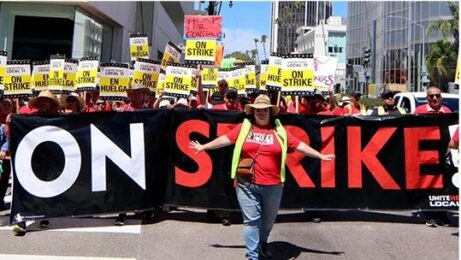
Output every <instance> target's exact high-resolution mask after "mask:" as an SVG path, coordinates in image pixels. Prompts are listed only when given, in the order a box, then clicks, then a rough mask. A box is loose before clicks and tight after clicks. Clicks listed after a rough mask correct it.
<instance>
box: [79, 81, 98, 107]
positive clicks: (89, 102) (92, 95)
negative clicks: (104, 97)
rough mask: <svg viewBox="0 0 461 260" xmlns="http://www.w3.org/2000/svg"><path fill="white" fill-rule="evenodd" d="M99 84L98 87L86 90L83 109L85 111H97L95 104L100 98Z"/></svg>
mask: <svg viewBox="0 0 461 260" xmlns="http://www.w3.org/2000/svg"><path fill="white" fill-rule="evenodd" d="M99 94H100V90H99V85H96V87H95V88H94V89H93V90H91V91H87V92H86V96H85V107H84V109H83V112H87V113H88V112H95V111H96V108H95V107H94V105H95V104H96V101H97V100H98V99H99Z"/></svg>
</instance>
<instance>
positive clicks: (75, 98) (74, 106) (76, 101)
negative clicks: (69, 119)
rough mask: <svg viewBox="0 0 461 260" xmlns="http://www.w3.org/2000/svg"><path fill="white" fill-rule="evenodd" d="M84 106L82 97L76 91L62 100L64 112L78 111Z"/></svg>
mask: <svg viewBox="0 0 461 260" xmlns="http://www.w3.org/2000/svg"><path fill="white" fill-rule="evenodd" d="M84 106H85V102H84V101H83V99H82V98H81V97H80V96H79V95H78V94H77V93H75V92H72V93H70V94H69V95H68V96H67V97H66V99H65V100H64V106H63V107H64V113H80V112H82V110H83V108H84Z"/></svg>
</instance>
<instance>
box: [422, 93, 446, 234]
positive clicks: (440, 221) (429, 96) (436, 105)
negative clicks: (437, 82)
mask: <svg viewBox="0 0 461 260" xmlns="http://www.w3.org/2000/svg"><path fill="white" fill-rule="evenodd" d="M426 100H427V104H423V105H419V106H418V107H416V109H415V112H414V114H416V115H421V114H444V113H452V111H451V110H450V109H449V108H448V107H446V106H444V105H442V91H441V90H440V89H439V88H438V87H435V86H431V87H429V88H428V89H427V90H426ZM421 215H422V217H423V218H424V219H425V222H426V226H428V227H437V226H438V225H442V226H450V225H451V224H452V223H451V221H450V218H449V217H448V216H447V215H448V212H446V211H421Z"/></svg>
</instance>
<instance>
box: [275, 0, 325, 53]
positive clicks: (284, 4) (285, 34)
mask: <svg viewBox="0 0 461 260" xmlns="http://www.w3.org/2000/svg"><path fill="white" fill-rule="evenodd" d="M331 14H332V2H331V1H324V2H320V1H318V2H315V1H296V2H295V1H278V2H273V3H272V14H271V51H272V52H279V53H291V52H294V50H295V42H296V38H297V37H298V35H297V33H296V30H297V29H298V28H299V27H300V26H316V25H318V24H319V21H321V20H324V21H325V20H326V19H327V18H328V17H330V16H331Z"/></svg>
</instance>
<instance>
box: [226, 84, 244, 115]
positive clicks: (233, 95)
mask: <svg viewBox="0 0 461 260" xmlns="http://www.w3.org/2000/svg"><path fill="white" fill-rule="evenodd" d="M224 103H225V104H226V107H227V110H234V111H235V110H238V111H242V109H241V108H240V107H239V103H240V101H239V98H238V95H237V90H236V89H233V88H230V89H228V90H227V92H226V95H224Z"/></svg>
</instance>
